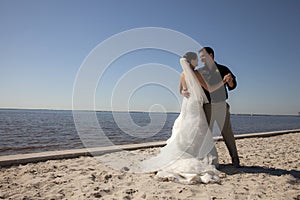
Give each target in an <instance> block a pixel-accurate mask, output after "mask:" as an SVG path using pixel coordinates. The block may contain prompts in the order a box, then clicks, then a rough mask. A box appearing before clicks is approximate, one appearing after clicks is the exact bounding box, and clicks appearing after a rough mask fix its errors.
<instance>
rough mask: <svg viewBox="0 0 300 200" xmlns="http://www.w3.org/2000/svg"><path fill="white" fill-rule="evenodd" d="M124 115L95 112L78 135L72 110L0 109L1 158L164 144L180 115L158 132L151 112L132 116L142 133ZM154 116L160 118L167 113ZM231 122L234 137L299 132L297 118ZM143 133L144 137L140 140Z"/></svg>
mask: <svg viewBox="0 0 300 200" xmlns="http://www.w3.org/2000/svg"><path fill="white" fill-rule="evenodd" d="M123 115H124V113H122V112H114V113H112V112H102V111H101V112H96V119H97V124H96V126H93V125H91V126H90V125H89V123H84V122H83V123H84V124H85V125H86V126H84V128H82V127H81V128H80V131H79V133H80V134H78V131H77V129H76V126H75V123H74V118H73V114H72V111H58V110H22V109H0V156H1V155H12V154H20V153H33V152H42V151H54V150H64V149H78V148H84V147H97V146H109V145H118V144H132V143H142V142H152V141H162V140H166V139H168V138H169V137H170V136H171V131H172V126H173V123H174V121H175V119H176V118H177V117H178V115H179V114H178V113H167V114H166V120H165V121H164V123H162V127H159V126H158V128H159V131H157V133H156V132H155V131H156V130H155V127H154V128H153V127H151V126H150V127H147V125H149V123H150V122H151V118H150V115H149V113H144V112H132V113H130V114H129V116H130V118H131V119H132V121H133V122H134V123H135V124H136V125H137V126H140V127H142V128H143V127H144V129H143V130H141V129H138V128H137V129H132V130H131V129H129V130H125V129H124V127H123V128H122V127H121V128H120V127H119V126H118V123H116V121H115V120H114V116H117V117H118V116H119V117H120V118H122V117H123ZM154 115H156V116H157V117H158V119H159V117H162V116H160V115H164V114H161V113H156V114H154ZM162 118H163V117H162ZM231 122H232V128H233V131H234V133H235V134H245V133H259V132H268V131H279V130H287V129H300V117H298V116H272V115H231ZM99 127H101V131H102V132H101V133H100V132H99ZM141 132H143V134H142V137H139V135H138V134H139V133H141ZM131 133H132V134H131ZM147 134H148V135H147Z"/></svg>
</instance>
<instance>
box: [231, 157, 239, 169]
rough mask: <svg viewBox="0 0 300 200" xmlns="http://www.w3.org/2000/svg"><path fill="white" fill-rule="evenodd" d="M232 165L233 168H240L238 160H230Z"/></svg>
mask: <svg viewBox="0 0 300 200" xmlns="http://www.w3.org/2000/svg"><path fill="white" fill-rule="evenodd" d="M232 165H233V166H234V167H235V168H240V167H241V165H240V160H239V158H232Z"/></svg>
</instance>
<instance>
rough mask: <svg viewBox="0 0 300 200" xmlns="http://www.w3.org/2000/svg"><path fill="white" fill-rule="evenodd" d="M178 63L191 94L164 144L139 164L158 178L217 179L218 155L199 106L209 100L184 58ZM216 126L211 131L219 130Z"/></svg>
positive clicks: (182, 180) (203, 181) (204, 181)
mask: <svg viewBox="0 0 300 200" xmlns="http://www.w3.org/2000/svg"><path fill="white" fill-rule="evenodd" d="M180 64H181V66H182V68H183V72H184V75H185V80H186V83H187V87H188V90H189V92H190V97H189V98H184V99H183V101H182V106H181V112H180V114H179V116H178V118H177V119H176V120H175V122H174V125H173V129H172V136H171V137H170V138H169V139H168V140H167V144H166V146H164V147H162V148H161V150H160V153H159V154H158V155H157V156H155V157H153V158H150V159H148V160H145V161H143V162H142V166H143V168H144V170H146V171H147V172H157V174H156V176H157V177H159V178H162V179H168V180H172V181H176V182H180V183H183V184H193V183H199V182H202V183H210V182H218V181H219V176H218V174H219V171H218V170H217V169H216V166H217V165H218V155H217V151H216V148H215V145H214V141H213V134H212V131H211V130H210V129H209V127H208V124H207V120H206V117H205V113H204V110H203V107H202V106H203V103H205V102H208V101H207V98H206V95H205V93H204V91H203V89H202V87H201V85H200V83H199V81H198V80H197V78H196V76H195V74H194V72H193V70H192V69H191V68H190V66H189V64H188V62H187V61H186V59H185V58H181V59H180ZM217 127H218V126H214V129H213V131H219V129H218V128H217Z"/></svg>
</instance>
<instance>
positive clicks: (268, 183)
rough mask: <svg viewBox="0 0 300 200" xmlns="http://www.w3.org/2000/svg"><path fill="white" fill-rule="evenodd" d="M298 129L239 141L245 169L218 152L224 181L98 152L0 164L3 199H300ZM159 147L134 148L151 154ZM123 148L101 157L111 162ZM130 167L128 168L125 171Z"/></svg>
mask: <svg viewBox="0 0 300 200" xmlns="http://www.w3.org/2000/svg"><path fill="white" fill-rule="evenodd" d="M299 144H300V133H290V134H285V135H280V136H273V137H265V138H248V139H239V140H237V146H238V151H239V155H240V160H241V165H242V166H243V167H242V168H234V167H232V166H231V165H230V157H229V154H228V152H227V149H226V147H225V144H224V142H218V143H217V144H216V146H217V150H218V152H219V162H220V164H221V165H220V171H221V175H220V176H221V183H219V184H207V185H205V184H195V185H182V184H179V183H175V182H167V181H162V180H158V179H156V178H155V176H154V174H141V173H131V172H130V166H125V165H126V164H125V165H124V168H123V169H122V170H116V169H114V168H112V167H111V165H107V163H106V164H105V163H101V162H99V159H97V158H95V157H80V158H75V159H62V160H49V161H46V162H39V163H29V164H26V165H19V166H11V167H7V168H0V199H24V200H25V199H149V200H150V199H172V200H174V199H197V200H198V199H300V161H299V158H300V147H299ZM158 151H159V149H158V148H151V149H150V148H149V149H140V150H135V151H134V152H133V153H134V154H135V155H140V156H141V157H142V156H143V155H148V156H150V155H151V154H155V153H157V152H158ZM124 155H126V154H125V153H124V152H123V153H122V152H120V153H110V154H106V155H104V156H102V158H104V159H105V160H111V161H112V163H119V164H120V166H122V164H123V163H121V162H118V160H122V157H124ZM127 170H129V171H127Z"/></svg>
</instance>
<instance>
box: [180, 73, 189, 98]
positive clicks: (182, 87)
mask: <svg viewBox="0 0 300 200" xmlns="http://www.w3.org/2000/svg"><path fill="white" fill-rule="evenodd" d="M187 89H188V88H187V85H186V82H185V78H184V73H183V72H182V73H181V74H180V84H179V92H180V94H182V91H187Z"/></svg>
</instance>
